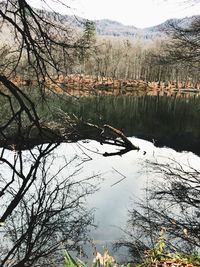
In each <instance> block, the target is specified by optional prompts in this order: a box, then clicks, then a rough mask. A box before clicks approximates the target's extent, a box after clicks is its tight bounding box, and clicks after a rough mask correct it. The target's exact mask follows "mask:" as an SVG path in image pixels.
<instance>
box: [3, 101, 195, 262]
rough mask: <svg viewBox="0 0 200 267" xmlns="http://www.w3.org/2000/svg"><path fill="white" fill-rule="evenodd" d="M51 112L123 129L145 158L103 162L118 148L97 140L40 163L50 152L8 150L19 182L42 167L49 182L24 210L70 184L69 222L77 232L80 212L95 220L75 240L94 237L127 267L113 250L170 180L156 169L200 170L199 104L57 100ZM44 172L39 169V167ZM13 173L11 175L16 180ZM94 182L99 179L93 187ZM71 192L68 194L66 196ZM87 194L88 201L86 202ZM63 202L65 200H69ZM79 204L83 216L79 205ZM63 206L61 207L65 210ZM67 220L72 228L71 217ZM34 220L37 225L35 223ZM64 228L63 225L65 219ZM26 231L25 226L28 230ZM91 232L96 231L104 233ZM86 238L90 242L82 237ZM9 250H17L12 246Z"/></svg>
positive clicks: (133, 154) (61, 149) (65, 147)
mask: <svg viewBox="0 0 200 267" xmlns="http://www.w3.org/2000/svg"><path fill="white" fill-rule="evenodd" d="M49 106H50V108H51V111H52V115H51V116H52V118H54V116H56V115H55V114H54V110H55V109H58V108H60V109H61V110H63V111H65V112H68V113H69V114H75V115H76V116H78V117H81V118H82V119H83V120H86V121H89V122H92V123H95V124H98V125H102V126H103V125H104V124H110V125H112V126H114V127H116V128H118V129H121V130H122V131H123V132H124V133H125V134H126V136H128V137H129V139H130V140H131V141H132V143H133V144H134V145H136V146H138V147H139V148H140V150H139V151H130V152H128V153H126V154H124V155H123V156H113V157H103V155H102V154H103V153H105V152H111V151H113V152H115V151H116V150H117V149H118V148H117V147H115V146H108V145H101V144H99V143H97V142H95V141H91V140H83V141H79V142H77V143H72V144H60V145H59V146H58V147H56V148H54V149H53V151H50V153H47V154H44V157H41V158H39V159H38V155H40V153H41V151H43V150H45V146H43V147H39V146H38V147H37V148H35V149H33V150H31V151H24V152H23V153H22V155H20V154H17V152H11V151H3V150H2V154H1V160H2V159H6V160H8V162H10V163H11V164H12V166H15V167H16V170H17V173H15V175H17V176H20V175H21V173H22V174H24V175H25V176H26V175H28V174H29V172H30V170H31V169H32V167H33V166H34V164H35V162H36V161H37V162H38V164H40V163H42V164H43V165H42V166H40V168H39V169H36V173H37V178H38V177H40V178H42V179H41V181H42V183H41V184H40V179H37V182H36V183H34V184H31V187H30V190H29V194H28V198H27V199H26V201H25V202H24V203H25V204H24V205H26V203H28V204H29V203H30V205H31V201H33V200H35V203H37V201H36V199H35V197H36V196H35V195H34V194H35V192H36V195H37V194H39V193H40V191H42V190H44V188H45V187H46V185H48V186H47V189H48V191H47V193H48V195H51V190H53V188H54V186H55V183H57V184H59V182H61V181H63V184H64V185H66V187H67V188H68V190H69V191H68V196H69V199H68V198H67V197H68V196H67V195H66V198H67V201H69V207H71V205H72V211H73V212H72V211H70V212H69V213H68V217H66V218H67V219H68V220H69V223H71V221H70V220H71V219H73V220H75V222H76V224H77V223H78V222H79V220H82V219H83V218H84V215H83V217H81V216H80V217H79V214H78V213H79V211H80V212H82V211H83V210H84V207H86V209H88V210H92V213H91V216H92V217H91V218H89V217H88V219H85V220H83V226H84V227H85V228H84V227H83V228H81V227H79V226H78V228H77V230H76V228H74V233H73V234H74V235H76V231H84V232H87V231H88V233H89V237H90V238H91V239H92V240H94V243H95V244H96V246H97V249H98V250H99V251H102V250H103V246H108V247H109V249H110V250H111V252H112V255H114V257H115V258H117V259H122V257H121V255H119V252H114V251H113V250H112V248H111V246H112V244H113V243H115V242H116V241H117V240H119V238H120V237H121V236H122V235H123V229H126V227H127V220H128V210H129V209H131V208H132V207H135V208H137V207H138V206H137V204H136V203H137V202H138V203H139V202H140V201H141V200H144V199H145V198H146V193H147V190H146V189H147V188H150V187H151V185H152V183H153V184H154V185H153V186H155V187H156V186H158V185H159V184H160V183H161V182H162V179H163V178H162V175H160V174H158V173H157V172H156V171H153V170H152V169H151V168H149V163H148V162H149V161H150V162H159V163H165V162H166V163H168V162H169V161H170V159H173V160H175V161H177V162H179V163H180V164H183V165H184V164H185V165H188V164H189V165H190V166H192V167H195V168H197V169H198V168H199V166H200V158H199V155H200V141H199V140H200V116H199V112H200V109H199V107H200V101H199V98H198V97H195V96H194V97H192V98H189V99H188V98H176V97H171V98H169V97H159V96H156V97H150V96H142V97H129V96H128V97H123V96H121V97H111V96H106V97H105V96H99V97H93V98H80V99H77V98H69V97H60V96H59V97H55V96H54V98H52V99H50V100H49ZM38 110H39V111H40V112H41V113H42V114H43V117H45V114H46V113H47V112H49V111H47V110H45V106H38ZM45 166H46V167H45ZM36 167H37V168H38V166H36ZM0 168H1V183H0V186H1V188H2V187H3V185H4V182H5V181H7V180H6V179H8V178H9V179H10V180H12V178H13V177H14V176H15V175H14V174H13V173H12V168H11V166H9V164H8V165H7V167H6V168H5V161H3V160H2V164H1V166H0ZM45 168H46V169H45ZM9 173H10V175H8V174H9ZM47 174H48V175H49V176H48V175H47ZM31 175H32V174H31ZM34 175H35V174H34ZM7 177H8V178H7ZM48 177H50V178H48ZM65 177H67V178H65ZM88 177H91V179H89V180H87V178H88ZM93 177H94V178H93ZM52 178H54V179H52ZM43 179H44V180H43ZM49 179H50V181H49ZM64 179H66V180H64ZM23 181H25V177H23V176H22V177H21V178H17V179H16V181H15V183H13V188H12V189H9V190H10V191H9V194H10V198H11V199H12V197H13V195H14V192H15V190H17V188H18V187H20V186H21V183H23ZM81 181H83V183H82V182H81ZM87 187H89V189H87ZM92 187H94V190H93V189H92ZM38 188H40V190H38ZM64 189H65V188H64V186H63V187H62V188H61V190H64ZM45 190H46V189H45ZM54 190H56V189H54ZM87 190H88V191H87ZM79 191H80V194H82V196H81V197H80V201H79V195H78V194H79ZM44 192H46V191H44ZM61 192H62V191H61ZM63 192H64V191H63ZM48 195H47V196H48ZM62 197H63V195H61V199H62ZM76 197H78V200H76ZM64 199H65V196H64V197H63V200H64ZM2 200H4V201H5V203H4V204H5V205H2V209H1V212H3V211H4V209H5V207H6V202H7V198H6V197H4V196H3V197H2ZM47 200H48V198H47ZM47 200H46V201H47ZM41 201H42V200H41ZM70 201H71V202H70ZM76 201H77V205H78V207H79V209H76V206H74V205H73V204H72V203H74V202H76ZM33 203H34V202H33ZM32 205H33V206H34V205H36V204H32ZM56 205H58V203H57V202H56ZM50 206H51V205H50ZM26 208H27V207H26ZM69 209H70V208H69ZM30 210H31V208H30ZM83 214H84V213H83ZM15 216H16V218H18V219H19V218H20V216H21V215H20V213H17V212H16V213H15ZM18 216H19V217H18ZM61 217H62V218H63V220H65V219H64V218H65V217H64V215H62V216H61ZM74 217H75V218H74ZM28 220H29V218H27V221H28ZM59 220H60V218H58V221H59ZM73 220H72V221H73ZM16 221H17V219H12V223H13V222H14V223H15V222H16ZM25 221H26V220H25ZM27 221H26V223H27ZM24 223H25V222H23V224H24ZM26 223H25V224H24V225H26ZM62 223H63V222H62ZM24 225H22V226H23V227H24ZM91 225H95V226H96V228H95V227H92V226H91ZM23 227H22V228H23ZM38 227H39V226H38ZM72 229H73V227H72V228H71V230H70V229H69V233H70V238H71V239H73V234H72V235H71V231H72ZM61 230H62V228H61ZM72 232H73V231H72ZM1 233H4V231H2V232H1ZM80 233H81V232H80ZM50 236H51V235H50ZM52 237H53V235H52ZM1 238H2V236H1ZM6 238H8V235H7V237H6ZM80 238H82V235H81V234H80ZM3 240H4V239H3ZM80 241H81V239H80V240H78V243H77V244H78V245H77V246H78V248H79V249H80V247H82V246H83V248H85V246H84V245H82V244H81V242H80ZM4 242H5V240H4ZM6 242H7V244H9V242H10V241H8V240H7V241H6ZM52 242H53V241H52ZM2 244H3V243H2ZM86 250H87V252H88V254H89V255H91V253H92V245H88V244H87V246H86ZM2 251H3V250H2ZM124 255H125V252H124ZM90 258H91V257H90Z"/></svg>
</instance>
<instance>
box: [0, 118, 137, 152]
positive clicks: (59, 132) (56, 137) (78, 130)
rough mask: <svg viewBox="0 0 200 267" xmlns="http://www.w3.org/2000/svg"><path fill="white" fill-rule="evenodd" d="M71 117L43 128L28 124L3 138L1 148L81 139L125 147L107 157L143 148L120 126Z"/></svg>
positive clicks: (69, 141) (15, 147)
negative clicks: (133, 142) (99, 124)
mask: <svg viewBox="0 0 200 267" xmlns="http://www.w3.org/2000/svg"><path fill="white" fill-rule="evenodd" d="M66 118H67V119H66V120H65V121H64V122H63V123H62V124H61V123H57V122H51V123H46V124H44V123H43V124H41V125H40V128H39V129H38V127H37V126H36V125H32V126H30V127H26V128H25V129H23V130H22V131H21V133H20V134H21V136H20V137H19V134H18V132H16V133H15V132H12V134H9V135H6V138H5V136H1V137H0V147H4V148H7V149H10V150H15V151H18V150H25V149H32V148H33V147H34V146H37V145H41V144H45V143H72V142H77V141H80V140H86V139H90V140H95V141H97V142H99V143H101V144H102V145H103V144H109V145H112V146H117V147H120V148H122V149H120V150H118V151H115V152H109V153H108V152H105V153H104V154H103V156H105V157H108V156H115V155H120V156H121V155H123V154H125V153H127V152H129V151H131V150H139V148H138V147H137V146H135V145H133V144H132V143H131V141H130V140H129V139H128V138H127V137H126V136H125V135H124V134H123V133H122V132H121V131H120V130H118V129H116V128H114V127H112V126H110V125H104V127H103V128H102V127H99V126H97V125H95V124H91V123H87V122H83V121H81V120H79V119H77V118H76V117H75V116H74V117H73V118H70V117H68V116H67V117H66Z"/></svg>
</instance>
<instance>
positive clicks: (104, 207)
mask: <svg viewBox="0 0 200 267" xmlns="http://www.w3.org/2000/svg"><path fill="white" fill-rule="evenodd" d="M130 140H131V141H132V142H133V143H134V145H136V146H139V147H140V151H131V152H128V153H127V154H125V155H123V156H113V157H103V156H102V153H104V152H111V151H112V152H114V151H116V149H118V148H117V147H113V146H108V145H103V146H102V145H100V144H99V143H97V142H95V141H90V142H88V143H86V142H79V143H78V144H61V145H60V146H59V147H58V148H57V149H56V150H55V151H54V152H53V153H52V157H54V161H53V162H51V160H52V157H49V159H48V164H49V166H51V172H52V173H55V172H56V171H58V170H59V169H60V168H62V167H63V165H64V163H66V162H70V161H71V159H73V158H74V157H76V160H74V161H72V163H70V164H69V165H68V166H67V168H65V169H63V170H62V172H60V173H59V175H58V176H57V177H56V178H57V179H58V180H60V179H62V177H64V176H65V177H66V176H69V175H71V174H72V173H73V172H74V170H75V169H77V168H80V170H79V172H78V173H77V174H76V176H75V177H74V179H75V180H77V179H79V180H80V179H84V178H86V177H89V176H92V175H95V174H101V177H100V178H101V179H99V180H95V182H94V183H96V182H97V181H98V183H99V187H100V189H99V191H98V192H96V193H95V194H93V195H90V196H88V197H87V203H88V208H89V209H90V208H95V215H94V224H97V225H98V228H97V229H95V230H94V229H93V230H92V232H91V237H92V238H93V239H94V240H95V241H96V242H97V243H99V245H100V246H101V247H102V246H103V244H106V243H110V241H115V240H117V239H118V238H120V237H121V235H122V231H121V230H120V228H124V227H126V221H127V211H128V209H129V208H130V207H131V205H136V204H134V202H135V201H136V202H138V201H139V199H141V198H145V190H144V188H145V186H146V185H147V184H151V181H154V183H159V181H160V180H159V179H158V175H156V174H155V173H152V170H151V172H149V171H148V168H147V164H146V160H152V161H155V160H157V161H159V162H168V161H169V158H173V159H175V160H177V161H178V162H180V163H185V164H186V165H191V166H194V167H196V168H199V166H200V158H199V157H197V156H196V155H194V154H193V153H190V152H183V153H178V152H175V151H174V150H172V149H168V148H156V147H154V145H153V143H151V142H148V141H144V140H140V139H137V138H130ZM144 151H146V154H144ZM33 152H34V150H33ZM23 153H24V157H25V159H26V163H27V166H24V167H25V168H26V167H28V166H29V167H30V159H29V157H30V156H29V157H28V154H29V152H23ZM35 153H36V151H35ZM6 155H7V159H8V160H10V161H13V157H14V153H13V152H10V151H7V152H6ZM90 159H92V160H90ZM51 163H53V164H52V165H51ZM25 165H26V164H25ZM1 169H2V168H1ZM6 173H8V169H4V168H3V169H2V170H1V174H2V175H3V176H7V175H6Z"/></svg>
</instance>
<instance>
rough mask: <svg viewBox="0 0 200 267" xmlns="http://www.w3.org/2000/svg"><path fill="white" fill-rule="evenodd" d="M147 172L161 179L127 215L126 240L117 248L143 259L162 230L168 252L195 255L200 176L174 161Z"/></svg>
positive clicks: (198, 240) (199, 238) (199, 239)
mask: <svg viewBox="0 0 200 267" xmlns="http://www.w3.org/2000/svg"><path fill="white" fill-rule="evenodd" d="M149 164H150V171H151V172H156V173H159V175H160V177H161V178H162V179H163V180H162V182H161V181H160V183H159V184H158V182H157V181H155V182H154V183H153V185H152V187H151V189H150V191H149V196H148V197H147V199H146V200H144V201H143V202H142V203H140V204H139V205H138V206H139V208H138V209H132V210H130V211H129V216H130V217H129V221H128V226H129V227H128V230H127V232H126V238H125V239H124V240H121V241H120V242H119V243H118V245H119V246H120V245H124V246H126V247H128V248H129V249H130V252H131V253H132V255H137V256H138V255H140V256H142V255H143V252H144V250H146V249H149V248H152V246H153V245H154V244H155V243H156V240H157V237H158V232H159V231H160V229H161V228H163V227H164V228H165V229H166V234H167V236H166V239H167V241H166V245H167V246H168V247H169V249H171V250H172V251H174V250H176V249H178V251H182V252H189V253H191V252H192V251H196V250H197V249H199V247H200V234H199V229H200V220H199V215H200V200H199V195H200V186H199V185H200V172H199V170H198V169H196V168H194V167H192V166H187V165H184V164H181V163H179V162H177V161H175V160H169V159H168V162H166V163H158V162H156V163H149Z"/></svg>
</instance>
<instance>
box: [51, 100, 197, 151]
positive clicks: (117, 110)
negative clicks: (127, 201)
mask: <svg viewBox="0 0 200 267" xmlns="http://www.w3.org/2000/svg"><path fill="white" fill-rule="evenodd" d="M54 105H56V106H59V107H60V108H61V109H62V110H64V111H66V112H69V113H71V114H76V115H77V116H78V117H81V118H82V119H83V120H86V121H90V122H92V123H96V124H98V125H103V124H110V125H112V126H114V127H116V128H119V129H121V130H122V131H123V132H124V133H125V134H126V135H127V136H129V137H131V136H135V137H139V138H141V139H145V140H149V141H152V142H154V144H155V145H156V146H160V147H163V146H167V147H171V148H174V149H176V150H177V151H183V150H187V151H192V152H194V153H196V154H197V155H200V98H199V97H198V96H196V97H195V96H193V97H191V98H180V97H167V96H141V97H134V96H119V97H114V96H95V97H87V98H79V99H76V98H66V99H63V98H62V99H60V100H57V101H55V99H54Z"/></svg>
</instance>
